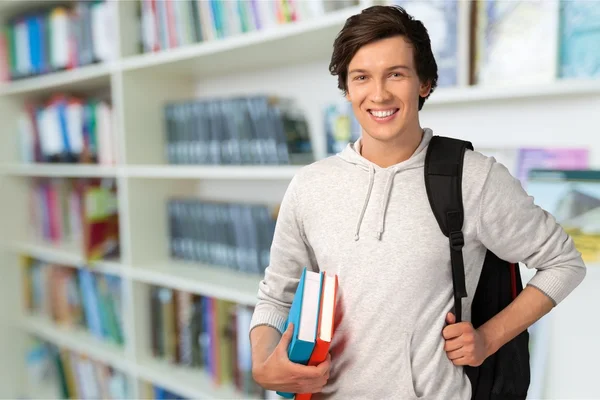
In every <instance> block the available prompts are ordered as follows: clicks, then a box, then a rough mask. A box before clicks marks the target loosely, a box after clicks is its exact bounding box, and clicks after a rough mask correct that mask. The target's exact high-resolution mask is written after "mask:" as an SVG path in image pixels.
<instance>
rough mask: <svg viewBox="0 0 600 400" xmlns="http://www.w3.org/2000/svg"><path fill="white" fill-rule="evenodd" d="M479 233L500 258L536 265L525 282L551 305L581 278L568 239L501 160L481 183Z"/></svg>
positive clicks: (579, 260) (582, 274)
mask: <svg viewBox="0 0 600 400" xmlns="http://www.w3.org/2000/svg"><path fill="white" fill-rule="evenodd" d="M478 235H479V239H480V240H481V242H482V243H483V244H484V245H485V246H486V248H488V249H490V250H491V251H492V252H494V253H495V254H496V255H497V256H498V257H500V258H502V259H505V260H507V261H511V262H522V263H524V264H525V265H526V266H527V267H528V268H535V269H537V271H536V274H535V275H534V277H533V278H532V279H531V280H530V281H529V285H531V286H534V287H536V288H538V289H539V290H541V291H542V292H543V293H545V294H546V295H547V296H548V297H550V299H552V301H553V302H554V304H555V305H557V304H559V303H560V302H561V301H562V300H564V299H565V297H567V296H568V295H569V293H570V292H571V291H573V289H575V288H576V287H577V286H578V285H579V284H580V283H581V281H582V280H583V278H584V277H585V274H586V267H585V264H584V263H583V260H582V258H581V254H580V253H579V251H577V249H576V248H575V245H574V242H573V240H572V238H571V237H570V236H569V235H568V234H567V233H566V232H565V231H564V230H563V228H562V227H561V226H560V225H559V224H558V223H557V221H556V220H555V218H554V217H553V216H552V215H551V214H550V213H549V212H548V211H546V210H544V209H542V208H540V207H539V206H537V205H536V204H535V199H534V198H533V197H531V196H529V195H528V194H527V193H526V191H525V190H524V189H523V187H522V186H521V183H520V182H519V180H517V179H515V178H514V177H512V176H511V175H510V173H509V172H508V170H507V169H506V168H505V167H504V166H503V165H502V164H499V163H495V162H494V163H493V164H492V166H491V169H490V170H489V173H488V176H487V179H486V182H485V184H484V186H483V190H482V193H481V203H480V207H479V219H478Z"/></svg>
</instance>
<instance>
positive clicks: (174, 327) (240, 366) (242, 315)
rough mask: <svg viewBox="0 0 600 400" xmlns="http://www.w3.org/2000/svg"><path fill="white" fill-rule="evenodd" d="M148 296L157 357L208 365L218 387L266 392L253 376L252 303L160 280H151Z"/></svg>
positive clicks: (247, 393)
mask: <svg viewBox="0 0 600 400" xmlns="http://www.w3.org/2000/svg"><path fill="white" fill-rule="evenodd" d="M149 296H150V298H149V301H150V305H151V306H150V310H149V311H150V324H151V326H150V327H149V331H150V332H151V333H152V338H151V339H152V340H151V346H152V349H151V350H152V354H153V355H154V356H155V357H157V358H161V359H164V360H167V361H168V362H170V363H173V364H177V365H181V366H185V367H191V368H198V369H204V370H205V371H206V372H207V373H208V374H209V375H210V377H211V379H212V382H213V384H214V385H215V386H216V387H218V386H221V385H225V384H232V385H234V386H235V387H236V389H237V390H238V391H239V392H240V393H243V394H246V395H249V396H254V395H258V396H262V395H263V394H264V393H263V390H262V388H260V387H259V386H258V385H257V384H256V383H255V382H254V380H253V378H252V358H251V353H250V337H249V335H248V332H249V329H250V321H251V319H252V313H253V308H252V307H250V306H244V305H240V304H235V303H233V302H230V301H226V300H222V299H217V298H212V297H206V296H200V295H195V294H192V293H188V292H183V291H177V290H172V289H169V288H165V287H159V286H151V287H150V291H149Z"/></svg>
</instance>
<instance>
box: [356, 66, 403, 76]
mask: <svg viewBox="0 0 600 400" xmlns="http://www.w3.org/2000/svg"><path fill="white" fill-rule="evenodd" d="M395 69H406V70H409V71H410V69H411V68H410V67H409V66H406V65H401V64H399V65H394V66H391V67H388V68H386V71H393V70H395ZM366 72H367V70H364V69H362V68H355V69H353V70H351V71H349V72H348V75H350V74H354V73H360V74H364V73H366Z"/></svg>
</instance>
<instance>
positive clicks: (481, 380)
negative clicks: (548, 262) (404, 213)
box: [425, 136, 530, 400]
mask: <svg viewBox="0 0 600 400" xmlns="http://www.w3.org/2000/svg"><path fill="white" fill-rule="evenodd" d="M467 149H470V150H473V145H472V144H471V143H470V142H466V141H462V140H457V139H452V138H447V137H441V136H434V137H433V138H432V139H431V142H430V143H429V147H428V149H427V155H426V158H425V188H426V190H427V197H428V199H429V203H430V204H431V209H432V211H433V213H434V214H435V218H436V220H437V222H438V224H439V226H440V228H441V230H442V232H443V233H444V235H446V237H448V239H449V245H450V246H449V247H450V259H451V264H452V281H453V286H454V303H455V309H454V311H455V315H456V322H460V321H461V318H462V305H461V299H462V298H463V297H467V291H466V287H465V268H464V263H463V254H462V248H463V246H464V237H463V233H462V225H463V202H462V189H461V180H462V169H463V157H464V154H465V151H466V150H467ZM522 290H523V283H522V281H521V274H520V272H519V266H518V265H517V264H513V263H509V262H507V261H504V260H501V259H500V258H498V257H497V256H496V255H495V254H493V253H492V252H491V251H489V250H488V251H487V253H486V256H485V261H484V263H483V268H482V271H481V277H480V279H479V283H478V284H477V290H476V291H475V297H474V298H473V303H472V307H471V323H472V324H473V326H474V327H475V328H478V327H479V326H481V325H483V324H484V323H485V322H487V321H488V320H489V319H491V318H492V317H493V316H494V315H496V314H498V313H499V312H500V311H502V310H503V309H504V308H505V307H506V306H508V305H509V304H510V303H511V302H512V301H513V300H514V298H515V297H517V295H518V294H519V293H521V291H522ZM465 372H466V374H467V376H468V377H469V380H470V381H471V385H472V389H473V397H472V399H474V400H508V399H511V400H513V399H514V400H517V399H525V398H526V397H527V390H528V388H529V382H530V368H529V332H528V331H527V330H525V331H523V332H521V333H520V334H519V335H518V336H517V337H515V338H514V339H513V340H511V341H510V342H508V343H506V344H505V345H504V346H503V347H502V348H500V350H498V351H497V352H496V353H495V354H493V355H491V356H490V357H488V358H487V359H486V360H485V361H484V362H483V364H481V365H480V366H479V367H468V366H466V367H465Z"/></svg>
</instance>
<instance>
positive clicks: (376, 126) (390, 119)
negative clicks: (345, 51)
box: [346, 36, 429, 142]
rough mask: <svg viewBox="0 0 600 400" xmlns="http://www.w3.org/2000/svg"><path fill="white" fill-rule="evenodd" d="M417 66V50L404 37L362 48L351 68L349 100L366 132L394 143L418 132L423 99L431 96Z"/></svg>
mask: <svg viewBox="0 0 600 400" xmlns="http://www.w3.org/2000/svg"><path fill="white" fill-rule="evenodd" d="M428 93H429V85H428V84H421V83H420V82H419V77H418V76H417V71H416V69H415V66H414V57H413V48H412V45H410V44H409V43H408V42H406V41H405V40H404V38H403V37H401V36H395V37H391V38H387V39H382V40H379V41H377V42H373V43H370V44H368V45H366V46H363V47H361V48H360V49H359V50H358V51H357V52H356V54H355V55H354V58H352V60H351V61H350V64H349V65H348V93H347V96H346V97H347V99H348V100H349V101H350V102H351V103H352V108H353V110H354V114H355V115H356V118H357V119H358V122H359V123H360V125H361V126H362V128H363V132H364V133H365V134H367V135H369V136H371V137H372V138H374V139H376V140H379V141H384V142H388V141H393V140H395V139H398V138H400V137H401V135H402V134H403V133H404V132H405V131H406V130H407V129H414V128H418V126H419V124H418V110H419V95H421V96H427V94H428Z"/></svg>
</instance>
